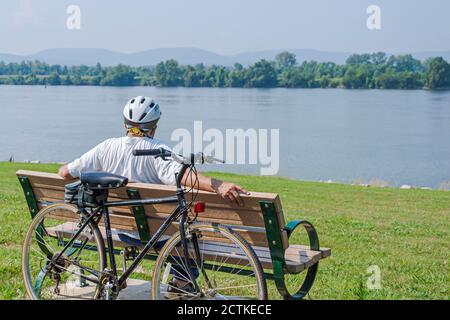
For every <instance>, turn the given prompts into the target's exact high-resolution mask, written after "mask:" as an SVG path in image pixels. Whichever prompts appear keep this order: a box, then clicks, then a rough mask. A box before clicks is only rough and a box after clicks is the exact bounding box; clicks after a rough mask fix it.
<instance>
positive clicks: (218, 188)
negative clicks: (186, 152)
mask: <svg viewBox="0 0 450 320" xmlns="http://www.w3.org/2000/svg"><path fill="white" fill-rule="evenodd" d="M189 171H190V169H188V170H187V171H186V172H185V173H184V176H183V180H182V183H183V184H184V185H185V186H188V187H196V188H197V187H198V189H200V190H205V191H209V192H215V193H217V194H218V195H220V196H221V197H222V198H224V199H227V200H230V201H231V202H232V203H234V204H237V205H240V206H242V205H244V201H242V198H241V196H240V195H241V194H246V195H249V194H250V192H248V191H247V190H245V189H244V188H242V187H241V186H238V185H236V184H234V183H231V182H225V181H221V180H218V179H214V178H211V177H207V176H204V175H203V174H201V173H200V172H198V173H197V177H198V185H195V186H193V185H192V183H191V180H190V179H188V177H189Z"/></svg>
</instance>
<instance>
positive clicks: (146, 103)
mask: <svg viewBox="0 0 450 320" xmlns="http://www.w3.org/2000/svg"><path fill="white" fill-rule="evenodd" d="M123 117H124V121H125V124H126V125H127V127H128V128H132V127H136V128H139V129H141V130H142V131H144V132H145V131H149V130H150V129H152V128H154V127H156V124H157V123H158V120H159V118H160V117H161V111H160V110H159V105H158V103H156V102H155V101H154V100H153V99H152V98H149V97H143V96H137V97H135V98H133V99H131V100H130V101H128V103H127V104H126V105H125V107H124V108H123Z"/></svg>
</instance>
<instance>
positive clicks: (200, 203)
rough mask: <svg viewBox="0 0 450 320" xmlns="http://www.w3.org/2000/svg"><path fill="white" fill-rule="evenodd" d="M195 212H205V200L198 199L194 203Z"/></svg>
mask: <svg viewBox="0 0 450 320" xmlns="http://www.w3.org/2000/svg"><path fill="white" fill-rule="evenodd" d="M194 212H195V213H200V212H205V203H204V202H203V201H197V202H196V203H195V204H194Z"/></svg>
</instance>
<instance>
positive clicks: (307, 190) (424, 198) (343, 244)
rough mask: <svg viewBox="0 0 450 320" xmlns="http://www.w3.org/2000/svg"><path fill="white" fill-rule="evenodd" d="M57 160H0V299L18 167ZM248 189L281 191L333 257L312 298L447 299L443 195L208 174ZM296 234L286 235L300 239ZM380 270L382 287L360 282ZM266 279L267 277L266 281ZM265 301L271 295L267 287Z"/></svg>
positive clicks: (447, 207)
mask: <svg viewBox="0 0 450 320" xmlns="http://www.w3.org/2000/svg"><path fill="white" fill-rule="evenodd" d="M57 167H58V166H57V165H51V164H22V163H13V164H11V163H0V298H2V299H21V298H24V297H25V289H24V286H23V282H22V273H21V246H22V240H23V238H24V235H25V232H26V229H27V227H28V224H29V222H30V215H29V213H28V210H27V205H26V202H25V199H24V196H23V192H22V189H21V187H20V185H19V183H18V180H17V178H16V176H15V172H16V170H18V169H28V170H37V171H48V172H56V170H57ZM210 175H212V176H214V177H217V178H221V179H226V180H230V181H233V182H236V183H238V184H240V185H242V186H244V187H245V188H247V189H249V190H252V191H264V192H276V193H278V194H280V197H281V201H282V204H283V208H284V212H285V215H287V220H291V219H299V218H300V219H306V220H309V221H310V222H312V223H313V224H314V225H315V226H316V229H317V230H318V233H319V237H320V242H321V246H324V247H330V248H332V257H330V258H328V259H326V260H324V261H323V262H322V263H321V264H320V267H319V272H318V275H317V279H316V283H315V285H314V287H313V289H312V291H311V295H310V298H312V299H449V298H450V290H449V289H450V281H449V268H448V260H449V244H450V241H449V240H450V239H449V231H450V230H449V229H450V223H449V222H450V192H446V191H431V190H400V189H392V188H365V187H357V186H350V185H340V184H324V183H314V182H303V181H297V180H288V179H283V178H274V177H253V176H239V175H234V174H223V173H210ZM299 237H300V236H298V235H297V234H296V235H295V236H293V241H292V242H296V241H299V239H300V238H299ZM373 265H376V266H378V267H379V268H380V270H381V289H378V290H369V289H368V288H367V286H366V283H367V280H368V277H369V276H370V274H369V273H367V268H369V267H370V266H373ZM269 283H270V282H269ZM269 289H270V296H271V298H278V296H277V293H276V289H275V288H274V286H273V285H272V284H271V285H270V287H269Z"/></svg>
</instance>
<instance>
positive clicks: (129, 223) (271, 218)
mask: <svg viewBox="0 0 450 320" xmlns="http://www.w3.org/2000/svg"><path fill="white" fill-rule="evenodd" d="M16 175H17V177H18V178H19V181H20V183H21V185H22V188H23V191H24V194H25V198H26V201H27V204H28V207H29V210H30V213H31V216H32V217H34V216H35V215H36V214H37V212H38V211H39V210H40V209H42V208H44V207H45V206H47V205H49V204H52V203H57V202H63V200H64V185H65V184H67V181H64V180H63V179H61V178H60V177H59V176H58V175H56V174H52V173H45V172H35V171H25V170H19V171H17V172H16ZM174 192H175V187H172V186H165V185H153V184H142V183H129V184H128V185H127V186H126V187H125V188H119V189H113V190H110V192H109V198H108V199H109V200H111V201H112V200H125V199H130V198H133V199H138V198H150V197H164V196H172V195H174ZM197 200H199V201H204V202H205V203H206V210H205V212H203V213H201V214H200V215H199V216H198V219H197V220H198V221H200V222H215V223H220V224H223V225H226V226H229V227H230V228H232V229H233V230H234V231H235V232H237V233H239V234H240V235H241V236H242V237H244V239H245V240H247V241H248V242H249V243H250V244H251V246H252V247H253V249H254V250H255V252H256V254H257V255H258V258H259V260H260V261H261V264H262V266H263V268H264V269H266V270H269V271H266V272H265V274H266V277H267V278H269V279H273V280H274V281H275V284H276V287H277V289H278V291H279V292H280V294H281V295H282V296H283V298H285V299H301V298H303V297H304V296H305V295H306V294H307V293H308V291H309V290H310V289H311V287H312V285H313V283H314V279H315V276H316V273H317V268H318V263H319V260H321V259H323V258H326V257H328V256H330V254H331V250H330V249H326V248H320V247H319V239H318V237H317V233H316V231H315V229H314V227H313V226H312V225H311V224H310V223H309V222H307V221H301V220H294V221H291V222H289V223H287V224H286V223H285V220H284V214H283V211H282V208H281V202H280V199H279V197H278V195H277V194H274V193H260V192H252V193H251V194H250V195H248V196H247V195H243V201H244V206H242V207H239V206H235V205H232V204H230V203H229V202H227V201H226V200H224V199H222V198H221V197H220V196H218V195H216V194H214V193H210V192H205V191H199V194H198V198H197ZM173 208H174V205H172V204H158V205H146V206H144V207H140V206H137V207H131V208H129V207H117V208H111V211H110V220H111V225H112V228H113V239H114V245H115V246H117V247H118V248H124V247H127V246H130V244H129V243H125V242H123V241H121V239H122V238H120V237H119V233H120V232H124V233H127V234H131V235H134V237H135V238H137V239H140V241H141V242H142V243H146V242H147V241H148V240H149V239H150V237H151V234H153V232H155V231H156V230H157V228H158V227H159V226H160V225H161V223H162V222H163V221H164V220H165V219H166V217H167V216H168V215H169V214H170V212H171V211H172V210H173ZM57 218H59V219H61V221H62V223H61V225H60V226H58V228H57V230H55V232H59V233H62V234H64V230H66V229H68V228H67V224H70V223H72V222H74V221H77V215H76V213H75V211H74V213H73V214H68V213H67V211H64V214H62V213H61V215H60V216H58V217H57ZM100 225H101V224H99V226H100ZM298 226H303V227H304V228H305V229H306V231H307V234H308V237H309V245H297V244H290V243H289V238H290V236H291V234H292V233H293V231H294V229H296V228H297V227H298ZM100 229H101V230H102V228H100ZM176 231H178V227H177V226H176V225H172V226H171V227H169V229H168V231H167V235H168V236H170V235H171V234H173V233H174V232H176ZM67 236H70V235H67ZM205 250H206V251H208V250H211V251H212V252H214V253H215V254H217V253H218V252H219V253H220V254H222V253H223V254H224V255H227V247H226V245H223V244H221V243H218V242H217V241H216V242H214V239H211V242H210V243H209V245H208V247H206V248H205ZM302 271H307V274H306V276H305V277H304V280H303V282H302V285H301V286H300V289H299V290H298V291H297V292H296V293H290V292H289V290H288V288H287V286H286V284H285V275H287V274H298V273H301V272H302Z"/></svg>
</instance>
